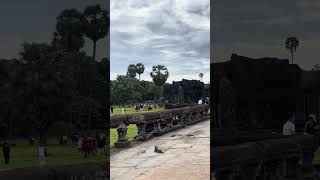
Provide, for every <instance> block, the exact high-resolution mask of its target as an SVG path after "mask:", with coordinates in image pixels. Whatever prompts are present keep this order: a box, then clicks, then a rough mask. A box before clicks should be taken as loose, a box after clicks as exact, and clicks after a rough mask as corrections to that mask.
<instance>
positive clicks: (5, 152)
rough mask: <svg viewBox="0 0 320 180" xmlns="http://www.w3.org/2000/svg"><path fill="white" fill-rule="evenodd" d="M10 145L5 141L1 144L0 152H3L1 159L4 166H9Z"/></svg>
mask: <svg viewBox="0 0 320 180" xmlns="http://www.w3.org/2000/svg"><path fill="white" fill-rule="evenodd" d="M10 151H11V149H10V144H9V143H8V141H7V140H5V141H4V143H3V144H2V152H3V159H4V164H5V165H6V166H9V164H10Z"/></svg>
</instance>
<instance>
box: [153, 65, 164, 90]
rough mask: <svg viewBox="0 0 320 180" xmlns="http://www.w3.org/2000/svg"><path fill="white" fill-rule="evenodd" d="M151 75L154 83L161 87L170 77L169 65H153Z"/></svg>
mask: <svg viewBox="0 0 320 180" xmlns="http://www.w3.org/2000/svg"><path fill="white" fill-rule="evenodd" d="M150 76H151V77H152V80H153V82H154V84H155V85H157V86H158V87H160V86H163V85H164V84H165V83H166V81H167V79H168V77H169V72H168V69H167V67H165V66H164V65H156V66H153V67H152V72H151V73H150Z"/></svg>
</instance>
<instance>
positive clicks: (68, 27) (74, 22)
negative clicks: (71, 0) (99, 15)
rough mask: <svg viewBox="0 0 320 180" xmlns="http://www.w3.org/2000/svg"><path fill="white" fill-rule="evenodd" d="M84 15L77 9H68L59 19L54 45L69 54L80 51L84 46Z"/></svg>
mask: <svg viewBox="0 0 320 180" xmlns="http://www.w3.org/2000/svg"><path fill="white" fill-rule="evenodd" d="M84 23H85V19H84V17H83V14H82V13H81V12H79V11H78V10H77V9H66V10H64V11H62V12H61V14H60V15H59V16H58V17H57V24H56V32H54V39H53V42H52V43H53V45H54V46H56V47H58V48H63V49H65V50H66V51H68V52H74V51H79V50H80V49H81V48H82V47H83V46H84V38H83V34H84V28H83V27H84Z"/></svg>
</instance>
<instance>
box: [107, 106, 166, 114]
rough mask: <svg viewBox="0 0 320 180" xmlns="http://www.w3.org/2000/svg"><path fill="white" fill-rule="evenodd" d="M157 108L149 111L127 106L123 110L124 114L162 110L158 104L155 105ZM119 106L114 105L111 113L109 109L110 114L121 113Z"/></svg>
mask: <svg viewBox="0 0 320 180" xmlns="http://www.w3.org/2000/svg"><path fill="white" fill-rule="evenodd" d="M156 107H157V108H156V109H152V110H150V111H148V110H144V111H138V112H136V111H135V110H134V109H133V108H129V107H128V106H127V107H125V112H124V114H138V113H142V112H157V111H162V110H163V108H160V107H159V106H158V105H157V106H156ZM121 114H122V113H121V108H120V107H119V106H117V107H115V108H114V109H113V114H111V111H110V116H114V115H121Z"/></svg>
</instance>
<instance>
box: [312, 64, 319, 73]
mask: <svg viewBox="0 0 320 180" xmlns="http://www.w3.org/2000/svg"><path fill="white" fill-rule="evenodd" d="M312 71H320V65H319V64H316V65H314V67H313V68H312Z"/></svg>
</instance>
